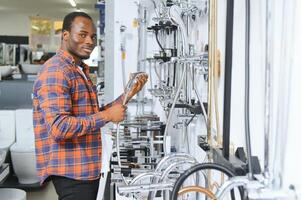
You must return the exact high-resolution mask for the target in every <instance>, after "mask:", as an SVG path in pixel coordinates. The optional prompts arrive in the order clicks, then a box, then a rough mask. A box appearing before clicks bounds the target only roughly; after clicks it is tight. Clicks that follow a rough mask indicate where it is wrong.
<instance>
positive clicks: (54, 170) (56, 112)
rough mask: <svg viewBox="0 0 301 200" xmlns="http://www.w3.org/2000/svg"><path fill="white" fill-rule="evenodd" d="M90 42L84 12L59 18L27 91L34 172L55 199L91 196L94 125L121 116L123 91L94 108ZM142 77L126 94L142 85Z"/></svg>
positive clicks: (96, 165) (96, 152)
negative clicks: (57, 36)
mask: <svg viewBox="0 0 301 200" xmlns="http://www.w3.org/2000/svg"><path fill="white" fill-rule="evenodd" d="M95 44H96V29H95V26H94V24H93V21H92V19H91V17H90V16H89V15H87V14H86V13H83V12H73V13H70V14H68V15H66V16H65V18H64V21H63V30H62V42H61V48H60V49H59V50H58V51H57V53H56V55H54V56H53V57H52V58H51V59H49V60H48V61H47V62H46V63H45V64H44V65H43V68H42V69H41V71H40V73H39V75H38V78H37V80H36V81H35V84H34V89H33V97H34V98H33V111H34V114H33V115H34V131H35V145H36V157H37V170H38V176H39V177H40V181H41V183H43V182H44V181H45V180H48V179H51V180H52V181H53V184H54V187H55V190H56V192H57V194H58V196H59V199H60V200H71V199H72V200H77V199H85V200H90V199H91V200H92V199H93V200H95V199H96V196H97V189H98V184H99V177H100V171H101V154H102V152H101V134H100V128H101V127H102V126H104V125H105V124H106V123H107V122H120V121H122V120H123V119H124V114H125V107H124V106H123V105H122V101H123V98H124V95H121V96H120V97H119V98H118V99H117V100H115V101H114V102H112V103H111V104H109V105H107V106H105V107H104V108H101V109H100V108H99V105H98V101H97V94H96V87H95V86H94V85H93V84H92V82H91V80H90V78H89V68H88V66H87V65H85V64H84V63H83V62H82V59H88V58H89V56H90V54H91V52H92V50H93V49H94V47H95ZM146 81H147V76H143V77H141V78H140V79H139V81H138V82H137V83H136V85H135V86H134V88H133V90H132V91H131V92H130V95H129V96H130V98H131V97H133V96H134V95H135V94H136V93H137V92H138V91H139V90H141V88H142V87H143V85H144V84H145V82H146Z"/></svg>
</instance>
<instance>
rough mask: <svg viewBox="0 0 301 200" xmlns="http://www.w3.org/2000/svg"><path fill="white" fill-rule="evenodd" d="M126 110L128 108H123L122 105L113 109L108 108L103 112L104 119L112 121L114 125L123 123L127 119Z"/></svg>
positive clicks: (116, 105) (114, 106)
mask: <svg viewBox="0 0 301 200" xmlns="http://www.w3.org/2000/svg"><path fill="white" fill-rule="evenodd" d="M125 110H126V106H123V105H121V104H115V105H113V106H112V107H110V108H107V109H105V110H104V111H102V112H101V113H102V118H103V119H105V120H106V121H111V122H114V123H118V122H121V121H123V119H124V117H125Z"/></svg>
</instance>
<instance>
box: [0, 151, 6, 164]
mask: <svg viewBox="0 0 301 200" xmlns="http://www.w3.org/2000/svg"><path fill="white" fill-rule="evenodd" d="M5 158H6V151H5V150H0V166H1V165H2V164H3V163H4V161H5Z"/></svg>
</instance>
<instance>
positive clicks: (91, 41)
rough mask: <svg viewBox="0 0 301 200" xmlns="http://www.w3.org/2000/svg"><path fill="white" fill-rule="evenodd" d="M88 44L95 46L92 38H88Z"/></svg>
mask: <svg viewBox="0 0 301 200" xmlns="http://www.w3.org/2000/svg"><path fill="white" fill-rule="evenodd" d="M86 43H87V44H93V45H94V40H93V38H92V37H86Z"/></svg>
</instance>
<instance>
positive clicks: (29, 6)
mask: <svg viewBox="0 0 301 200" xmlns="http://www.w3.org/2000/svg"><path fill="white" fill-rule="evenodd" d="M75 1H76V3H77V7H79V8H80V10H81V11H83V12H86V13H88V14H89V15H91V16H92V18H94V19H95V20H97V19H98V11H97V10H96V9H95V4H96V3H97V0H75ZM72 11H76V8H73V7H72V6H71V5H70V3H69V1H68V0H0V12H2V13H3V12H13V13H16V14H25V15H28V16H40V17H43V18H50V19H54V20H62V18H63V17H64V16H65V15H66V14H67V13H69V12H72Z"/></svg>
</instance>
